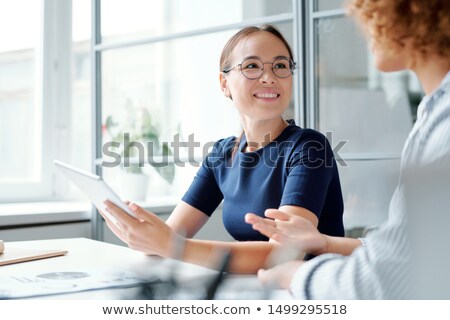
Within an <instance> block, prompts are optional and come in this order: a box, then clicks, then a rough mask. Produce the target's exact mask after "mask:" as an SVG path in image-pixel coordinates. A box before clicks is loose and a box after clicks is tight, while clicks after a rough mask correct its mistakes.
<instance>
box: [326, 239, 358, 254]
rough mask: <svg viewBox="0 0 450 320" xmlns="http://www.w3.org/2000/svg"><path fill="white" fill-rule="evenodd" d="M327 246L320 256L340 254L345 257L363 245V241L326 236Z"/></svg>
mask: <svg viewBox="0 0 450 320" xmlns="http://www.w3.org/2000/svg"><path fill="white" fill-rule="evenodd" d="M325 237H326V239H327V246H326V248H324V249H323V250H322V251H321V252H319V253H318V254H324V253H338V254H342V255H344V256H348V255H350V254H351V253H352V252H353V250H355V249H356V248H357V247H359V246H360V245H361V241H360V240H358V239H354V238H345V237H332V236H325Z"/></svg>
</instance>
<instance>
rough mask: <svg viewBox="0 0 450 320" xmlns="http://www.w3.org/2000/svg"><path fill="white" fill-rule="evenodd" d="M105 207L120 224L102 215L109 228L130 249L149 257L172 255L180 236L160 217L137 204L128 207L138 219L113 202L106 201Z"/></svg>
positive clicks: (130, 204)
mask: <svg viewBox="0 0 450 320" xmlns="http://www.w3.org/2000/svg"><path fill="white" fill-rule="evenodd" d="M105 205H106V211H107V212H109V213H110V214H111V215H112V216H114V218H116V219H117V222H118V226H117V225H116V224H115V223H114V222H112V221H111V220H110V219H108V218H107V217H106V216H105V215H104V214H102V216H103V217H104V218H105V221H106V223H107V225H108V227H109V228H110V229H111V230H112V231H113V232H114V234H115V235H117V237H119V239H121V240H122V241H124V242H125V243H127V244H128V246H129V247H130V248H132V249H134V250H138V251H142V252H143V253H145V254H147V255H153V254H156V255H159V256H161V257H169V256H170V255H171V249H172V245H171V243H172V240H173V239H174V237H179V235H177V234H175V233H174V232H173V231H172V230H171V229H170V228H169V226H168V225H166V223H165V222H164V221H163V220H161V219H160V218H159V217H158V216H156V215H155V214H154V213H152V212H149V211H146V210H144V209H143V208H141V207H139V206H138V205H136V204H135V203H129V204H128V207H129V208H130V210H131V211H133V213H134V214H135V215H136V217H137V218H133V217H131V216H130V215H129V214H128V213H126V212H125V211H123V210H122V209H120V208H119V207H117V206H116V205H115V204H113V203H112V202H111V201H108V200H107V201H105Z"/></svg>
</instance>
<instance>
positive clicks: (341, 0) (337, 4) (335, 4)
mask: <svg viewBox="0 0 450 320" xmlns="http://www.w3.org/2000/svg"><path fill="white" fill-rule="evenodd" d="M344 4H345V0H314V6H315V7H314V10H315V11H325V10H336V9H342V7H343V6H344Z"/></svg>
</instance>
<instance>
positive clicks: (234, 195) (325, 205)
mask: <svg viewBox="0 0 450 320" xmlns="http://www.w3.org/2000/svg"><path fill="white" fill-rule="evenodd" d="M235 141H236V138H235V137H229V138H226V139H222V140H219V141H217V142H216V143H215V144H214V146H213V149H212V151H211V153H210V154H209V155H208V156H207V157H206V159H205V161H204V162H203V164H202V166H201V167H200V169H199V171H198V172H197V175H196V176H195V178H194V180H193V182H192V184H191V186H190V187H189V189H188V191H187V192H186V194H185V195H184V196H183V198H182V200H183V201H185V202H186V203H188V204H190V205H191V206H193V207H195V208H197V209H198V210H200V211H202V212H203V213H205V214H206V215H208V216H211V214H212V213H213V212H214V210H215V209H216V208H217V206H218V205H219V204H220V202H221V201H222V200H224V204H223V213H222V219H223V223H224V225H225V228H226V229H227V231H228V232H229V233H230V235H231V236H232V237H233V238H234V239H236V240H239V241H250V240H267V237H265V236H263V235H261V234H260V233H259V232H258V231H255V230H253V229H252V226H251V225H249V224H247V223H246V222H245V221H244V216H245V214H246V213H248V212H252V213H255V214H257V215H259V216H261V217H263V216H264V211H265V210H266V209H269V208H278V207H280V206H282V205H293V206H299V207H303V208H306V209H308V210H310V211H312V212H313V213H314V214H315V215H317V217H318V218H319V225H318V229H319V231H320V232H321V233H324V234H327V235H331V236H343V235H344V226H343V222H342V213H343V210H344V205H343V200H342V191H341V186H340V182H339V174H338V170H337V166H336V161H335V159H334V155H333V151H332V149H331V147H330V145H329V143H328V140H327V139H326V137H325V136H324V135H322V134H321V133H319V132H317V131H314V130H311V129H302V128H300V127H298V126H296V125H295V123H294V122H293V121H290V123H289V126H288V127H287V128H285V129H284V130H283V132H282V133H281V134H280V135H279V136H278V137H277V138H276V139H275V140H274V141H272V142H271V143H269V144H268V145H266V146H265V147H263V148H261V149H259V150H257V151H255V152H242V150H245V147H246V145H247V142H246V138H245V135H243V137H242V139H241V142H240V146H239V152H236V154H235V156H234V159H233V160H232V161H231V153H232V149H233V146H234V144H235Z"/></svg>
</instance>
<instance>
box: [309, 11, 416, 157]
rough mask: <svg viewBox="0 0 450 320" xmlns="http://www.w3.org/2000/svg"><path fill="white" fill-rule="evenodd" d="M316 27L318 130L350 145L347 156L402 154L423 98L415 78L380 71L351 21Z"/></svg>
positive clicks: (320, 22)
mask: <svg viewBox="0 0 450 320" xmlns="http://www.w3.org/2000/svg"><path fill="white" fill-rule="evenodd" d="M315 28H316V32H317V46H316V59H317V61H316V62H317V65H318V68H317V74H316V85H317V91H316V99H317V100H318V101H316V105H317V106H318V117H319V120H318V126H319V129H320V130H321V131H322V132H325V131H331V132H333V136H334V139H335V141H342V140H344V141H347V143H346V145H345V147H344V149H345V151H344V152H350V153H353V152H393V153H397V154H400V152H401V148H402V146H403V143H404V141H405V139H406V137H407V135H408V133H409V131H410V129H411V127H412V124H413V120H414V115H415V111H416V108H417V104H418V99H419V100H420V89H419V86H418V85H417V80H416V78H415V77H414V76H412V75H411V74H410V73H408V72H398V73H386V74H382V73H380V72H379V71H377V70H376V69H375V67H374V64H373V61H372V60H373V57H372V55H371V53H370V50H369V49H368V47H367V45H366V42H365V39H364V38H363V35H362V33H361V32H360V31H359V29H358V28H357V26H356V25H355V24H354V23H353V21H352V20H350V19H348V18H345V17H341V18H324V19H320V20H317V21H316V25H315ZM418 97H419V98H418Z"/></svg>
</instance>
